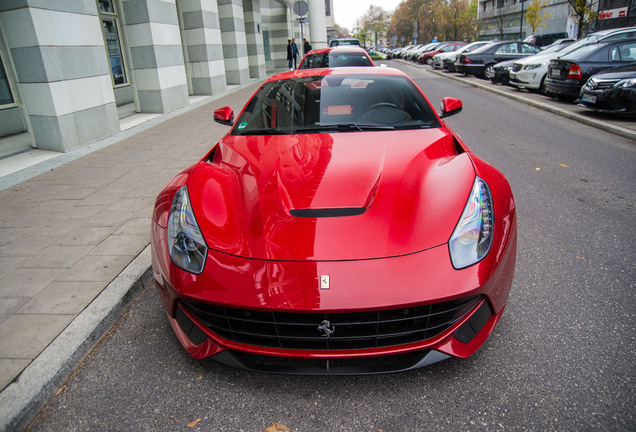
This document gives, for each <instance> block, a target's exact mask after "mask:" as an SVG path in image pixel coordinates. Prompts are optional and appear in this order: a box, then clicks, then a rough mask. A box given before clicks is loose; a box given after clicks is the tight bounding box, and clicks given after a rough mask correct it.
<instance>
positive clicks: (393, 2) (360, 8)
mask: <svg viewBox="0 0 636 432" xmlns="http://www.w3.org/2000/svg"><path fill="white" fill-rule="evenodd" d="M401 2H402V0H333V15H334V18H335V20H336V24H338V25H339V26H341V27H346V28H348V29H349V30H351V29H353V26H354V24H355V22H356V20H357V19H358V18H360V17H361V16H362V15H364V13H365V12H366V11H367V9H369V6H370V5H372V4H373V5H375V6H382V7H383V8H384V9H385V10H386V11H387V12H393V11H394V10H395V8H396V7H397V6H398V5H399V4H400V3H401Z"/></svg>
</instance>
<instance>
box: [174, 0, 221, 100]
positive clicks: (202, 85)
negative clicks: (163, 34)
mask: <svg viewBox="0 0 636 432" xmlns="http://www.w3.org/2000/svg"><path fill="white" fill-rule="evenodd" d="M180 6H181V12H182V19H183V29H182V30H183V34H184V38H183V39H184V40H183V43H184V44H185V49H186V51H187V54H188V55H187V64H186V67H187V68H188V70H189V72H190V78H191V81H192V93H193V94H195V95H213V94H218V93H221V92H223V91H225V90H226V89H227V85H226V83H225V62H224V61H223V45H222V43H221V25H220V23H219V9H218V6H217V4H216V1H209V0H181V1H180Z"/></svg>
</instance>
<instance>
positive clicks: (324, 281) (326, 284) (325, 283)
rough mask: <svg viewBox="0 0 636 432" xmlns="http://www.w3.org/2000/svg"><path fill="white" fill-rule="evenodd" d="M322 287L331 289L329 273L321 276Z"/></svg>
mask: <svg viewBox="0 0 636 432" xmlns="http://www.w3.org/2000/svg"><path fill="white" fill-rule="evenodd" d="M320 289H329V275H322V276H320Z"/></svg>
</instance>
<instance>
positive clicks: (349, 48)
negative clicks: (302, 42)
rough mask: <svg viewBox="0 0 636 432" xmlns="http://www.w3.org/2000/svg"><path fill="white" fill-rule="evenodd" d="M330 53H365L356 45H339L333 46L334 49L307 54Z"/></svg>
mask: <svg viewBox="0 0 636 432" xmlns="http://www.w3.org/2000/svg"><path fill="white" fill-rule="evenodd" d="M331 51H335V52H357V53H366V51H365V50H364V49H363V48H361V47H359V46H357V45H339V46H335V47H328V48H316V49H312V50H311V51H309V52H308V53H307V54H319V53H329V52H331Z"/></svg>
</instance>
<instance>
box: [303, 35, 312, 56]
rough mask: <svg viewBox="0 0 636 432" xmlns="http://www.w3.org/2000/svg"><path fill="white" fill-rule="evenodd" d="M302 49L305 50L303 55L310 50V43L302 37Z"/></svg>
mask: <svg viewBox="0 0 636 432" xmlns="http://www.w3.org/2000/svg"><path fill="white" fill-rule="evenodd" d="M303 50H304V51H305V55H307V53H308V52H309V51H311V44H310V43H309V42H307V39H303Z"/></svg>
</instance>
